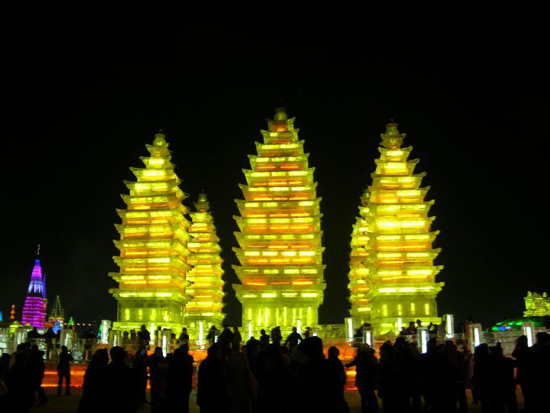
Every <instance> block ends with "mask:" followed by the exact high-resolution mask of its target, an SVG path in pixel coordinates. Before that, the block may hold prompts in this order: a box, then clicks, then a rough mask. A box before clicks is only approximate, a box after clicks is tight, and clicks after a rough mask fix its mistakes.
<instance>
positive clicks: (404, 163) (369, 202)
mask: <svg viewBox="0 0 550 413" xmlns="http://www.w3.org/2000/svg"><path fill="white" fill-rule="evenodd" d="M381 137H382V143H381V147H380V148H379V149H378V150H379V151H380V158H379V159H377V160H376V161H375V162H376V171H375V172H374V173H373V174H372V175H371V176H372V185H371V186H370V187H369V188H368V189H367V191H366V192H365V194H364V195H363V197H362V199H361V201H362V206H361V207H360V208H359V209H360V218H359V220H358V222H357V224H356V226H355V228H354V234H357V237H356V238H355V241H356V243H357V246H358V247H359V249H355V251H356V252H357V251H359V250H360V251H361V254H362V255H363V256H364V258H365V260H364V261H363V262H362V264H359V265H357V266H356V267H355V270H354V267H353V266H352V269H351V272H350V290H351V302H352V310H351V313H352V316H353V317H354V319H355V322H356V324H357V323H359V322H364V321H369V320H368V319H369V317H368V314H369V313H370V322H371V323H372V325H373V327H374V329H375V332H377V333H381V334H383V333H386V332H388V331H394V332H398V330H399V328H400V327H401V325H405V326H406V323H408V322H409V321H414V320H417V319H420V320H422V322H423V324H424V325H428V324H429V323H430V322H433V323H436V324H439V323H440V322H441V319H440V318H439V317H438V316H437V304H436V296H437V294H438V293H439V291H440V290H441V288H442V287H443V283H436V282H435V276H436V275H437V274H438V273H439V271H441V269H442V268H443V267H442V266H435V265H434V259H435V258H436V257H437V255H438V254H439V251H440V250H439V249H433V248H432V243H433V241H434V239H435V237H436V236H437V234H438V231H431V224H432V222H433V220H434V218H435V217H429V216H428V211H429V209H430V207H431V205H432V204H433V202H434V201H433V200H432V201H425V200H424V198H425V196H426V193H427V192H428V189H429V188H428V187H424V188H423V187H421V181H422V178H423V177H424V176H425V173H420V174H415V173H414V168H415V166H416V164H417V163H418V159H414V160H409V159H408V158H409V155H410V153H411V150H412V147H405V148H404V147H402V144H403V139H404V138H405V134H400V133H399V131H398V130H397V124H395V123H390V124H388V125H387V126H386V132H385V133H383V134H382V135H381ZM359 240H360V241H359ZM363 245H364V250H362V248H363ZM352 250H353V247H352ZM353 262H354V258H353V255H352V263H353Z"/></svg>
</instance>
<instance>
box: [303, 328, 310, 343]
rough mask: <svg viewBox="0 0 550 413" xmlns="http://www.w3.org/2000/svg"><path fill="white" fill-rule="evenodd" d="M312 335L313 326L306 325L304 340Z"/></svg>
mask: <svg viewBox="0 0 550 413" xmlns="http://www.w3.org/2000/svg"><path fill="white" fill-rule="evenodd" d="M311 336H312V335H311V327H306V331H304V340H305V339H306V338H310V337H311Z"/></svg>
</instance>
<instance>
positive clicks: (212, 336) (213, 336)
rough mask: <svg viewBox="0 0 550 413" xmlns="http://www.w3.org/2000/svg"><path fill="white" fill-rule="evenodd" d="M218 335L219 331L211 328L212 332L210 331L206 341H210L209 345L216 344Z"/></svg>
mask: <svg viewBox="0 0 550 413" xmlns="http://www.w3.org/2000/svg"><path fill="white" fill-rule="evenodd" d="M217 335H218V329H217V328H216V326H212V327H210V330H208V334H207V335H206V340H207V341H208V345H210V346H211V345H212V344H214V343H215V342H216V337H217Z"/></svg>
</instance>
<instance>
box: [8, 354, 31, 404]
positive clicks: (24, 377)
mask: <svg viewBox="0 0 550 413" xmlns="http://www.w3.org/2000/svg"><path fill="white" fill-rule="evenodd" d="M14 357H15V361H14V363H13V365H12V366H11V367H10V368H9V369H8V372H7V375H6V387H7V388H8V394H7V402H6V404H7V406H8V408H7V410H6V411H8V412H28V411H29V408H30V406H31V405H32V403H33V399H34V394H33V387H32V381H31V376H30V374H29V361H28V349H27V347H26V346H25V345H23V344H19V345H18V346H17V351H16V353H15V355H14Z"/></svg>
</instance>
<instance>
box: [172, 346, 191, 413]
mask: <svg viewBox="0 0 550 413" xmlns="http://www.w3.org/2000/svg"><path fill="white" fill-rule="evenodd" d="M193 362H194V360H193V356H191V355H189V345H188V344H182V345H181V346H180V347H178V348H177V349H176V350H175V351H174V357H173V358H172V365H171V366H170V376H169V378H170V379H169V382H168V397H169V399H170V406H171V408H172V409H173V410H174V411H178V412H183V413H187V412H189V395H190V394H191V389H192V381H193Z"/></svg>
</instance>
